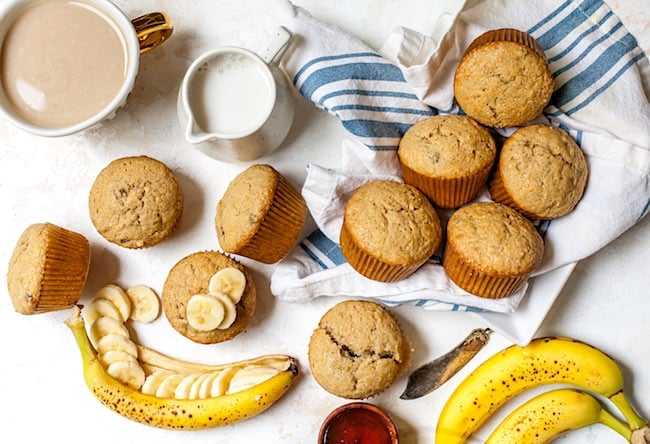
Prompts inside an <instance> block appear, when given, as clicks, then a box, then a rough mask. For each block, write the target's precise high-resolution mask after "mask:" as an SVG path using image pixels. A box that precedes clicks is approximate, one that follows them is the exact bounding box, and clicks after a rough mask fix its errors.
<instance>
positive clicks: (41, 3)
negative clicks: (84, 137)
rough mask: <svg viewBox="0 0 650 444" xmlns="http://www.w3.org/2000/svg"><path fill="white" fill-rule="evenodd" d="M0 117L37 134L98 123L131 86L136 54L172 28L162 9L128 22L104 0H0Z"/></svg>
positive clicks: (161, 39) (69, 130)
mask: <svg viewBox="0 0 650 444" xmlns="http://www.w3.org/2000/svg"><path fill="white" fill-rule="evenodd" d="M2 3H3V4H2V6H1V7H0V78H1V80H0V85H1V86H2V88H0V115H2V116H3V117H4V118H5V119H7V120H8V121H9V122H11V123H13V124H15V125H16V126H18V127H20V128H22V129H24V130H26V131H28V132H30V133H33V134H36V135H39V136H48V137H56V136H65V135H69V134H74V133H78V132H80V131H83V130H85V129H88V128H91V127H94V126H96V125H99V124H101V123H102V122H103V121H104V120H106V119H109V118H111V117H112V116H114V115H115V112H116V111H117V110H118V109H119V108H121V107H122V106H123V105H124V103H125V101H126V98H127V96H128V94H129V93H130V91H131V89H132V88H133V84H134V82H135V77H136V75H137V72H138V66H139V59H140V55H141V54H143V53H145V52H148V51H149V50H151V49H153V48H155V47H157V46H158V45H160V44H161V43H162V42H164V41H166V40H167V39H168V38H169V37H170V36H171V34H172V31H173V25H172V23H171V21H170V20H169V18H168V17H167V15H166V14H165V13H164V12H153V13H149V14H145V15H143V16H140V17H138V18H136V19H133V20H129V19H128V18H127V17H126V16H125V15H124V13H123V12H122V11H121V10H120V9H119V8H118V7H117V6H116V5H115V4H114V3H112V2H111V1H110V0H2Z"/></svg>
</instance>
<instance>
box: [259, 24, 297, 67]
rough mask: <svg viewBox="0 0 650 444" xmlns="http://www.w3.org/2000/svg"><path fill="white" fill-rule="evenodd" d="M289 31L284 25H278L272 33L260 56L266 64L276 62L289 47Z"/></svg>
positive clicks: (290, 35) (290, 36)
mask: <svg viewBox="0 0 650 444" xmlns="http://www.w3.org/2000/svg"><path fill="white" fill-rule="evenodd" d="M292 37H293V36H292V34H291V32H289V30H288V29H287V28H285V27H284V26H280V27H279V28H278V29H277V30H276V31H275V34H274V35H273V38H272V39H271V42H270V43H269V45H268V46H267V47H266V49H264V51H262V54H260V57H262V60H264V61H265V62H266V63H267V64H271V63H277V62H278V61H279V60H280V58H282V56H283V55H284V53H285V51H286V50H287V48H288V47H289V43H290V42H291V38H292Z"/></svg>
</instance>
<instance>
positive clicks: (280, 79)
mask: <svg viewBox="0 0 650 444" xmlns="http://www.w3.org/2000/svg"><path fill="white" fill-rule="evenodd" d="M291 37H292V36H291V33H290V32H289V31H288V30H287V29H286V28H284V27H280V28H278V30H277V31H276V33H275V35H274V37H273V38H272V39H271V42H270V43H269V45H268V47H267V48H266V49H265V50H264V51H263V52H262V54H261V55H257V54H255V53H254V52H252V51H249V50H247V49H245V48H241V47H233V46H227V47H221V48H217V49H215V50H212V51H208V52H207V53H204V54H203V55H201V56H199V57H198V58H197V59H196V60H194V62H193V63H192V64H191V65H190V67H189V68H188V69H187V72H186V73H185V76H184V78H183V81H182V83H181V86H180V89H179V92H178V118H179V121H180V124H181V128H182V129H183V133H184V136H185V139H186V140H187V141H188V142H189V143H191V144H192V145H193V146H194V147H195V148H196V149H198V150H199V151H201V152H202V153H204V154H206V155H208V156H210V157H212V158H213V159H217V160H220V161H224V162H244V161H250V160H254V159H257V158H259V157H262V156H264V155H266V154H269V153H270V152H272V151H273V150H275V149H276V148H277V147H278V146H279V145H280V144H281V143H282V141H283V140H284V139H285V137H286V136H287V134H288V132H289V129H290V128H291V124H292V122H293V115H294V101H293V95H292V93H291V89H290V87H289V84H288V81H287V79H286V76H285V75H284V73H283V72H282V70H280V68H279V67H278V65H277V62H278V61H279V59H280V58H281V57H282V55H283V54H284V52H285V51H286V49H287V47H288V46H289V43H290V41H291Z"/></svg>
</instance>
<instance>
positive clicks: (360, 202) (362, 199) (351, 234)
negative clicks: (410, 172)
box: [340, 180, 442, 282]
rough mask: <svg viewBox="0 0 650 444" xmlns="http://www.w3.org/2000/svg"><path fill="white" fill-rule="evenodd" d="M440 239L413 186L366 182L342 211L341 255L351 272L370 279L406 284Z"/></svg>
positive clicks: (437, 223) (435, 222) (425, 204)
mask: <svg viewBox="0 0 650 444" xmlns="http://www.w3.org/2000/svg"><path fill="white" fill-rule="evenodd" d="M441 239H442V227H441V223H440V218H439V217H438V214H437V213H436V211H435V209H434V208H433V205H431V203H430V202H429V200H428V199H427V197H426V196H425V195H424V194H423V193H422V192H421V191H420V190H418V189H417V188H415V187H414V186H412V185H408V184H404V183H400V182H392V181H385V180H378V181H374V182H369V183H367V184H365V185H362V186H361V187H359V188H358V189H357V190H355V191H354V192H353V193H352V195H351V196H350V198H349V199H348V201H347V203H346V205H345V210H344V214H343V225H342V227H341V234H340V243H341V251H342V253H343V256H344V257H345V259H346V260H347V261H348V263H349V264H350V265H351V266H352V268H354V269H355V270H356V271H357V272H359V273H360V274H362V275H363V276H365V277H367V278H369V279H373V280H376V281H380V282H395V281H399V280H402V279H405V278H407V277H408V276H410V275H411V274H413V273H414V272H415V271H416V270H417V269H418V268H420V266H421V265H422V264H424V263H425V262H426V261H427V259H429V258H430V257H431V255H432V254H433V253H434V252H435V251H436V249H437V248H438V246H439V245H440V242H441Z"/></svg>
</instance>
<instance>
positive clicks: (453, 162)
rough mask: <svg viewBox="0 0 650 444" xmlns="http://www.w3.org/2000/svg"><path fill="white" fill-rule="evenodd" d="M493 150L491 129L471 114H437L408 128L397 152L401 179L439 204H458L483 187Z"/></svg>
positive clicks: (455, 205) (470, 198) (442, 206)
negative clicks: (468, 115)
mask: <svg viewBox="0 0 650 444" xmlns="http://www.w3.org/2000/svg"><path fill="white" fill-rule="evenodd" d="M496 152H497V149H496V144H495V142H494V139H493V138H492V135H491V134H490V132H489V131H488V130H487V129H486V128H484V127H483V126H481V125H480V124H478V123H477V122H476V121H474V120H473V119H472V118H470V117H467V116H455V115H449V116H443V115H438V116H433V117H429V118H427V119H424V120H421V121H420V122H418V123H416V124H415V125H413V126H412V127H411V128H409V129H408V131H406V133H405V134H404V136H403V137H402V139H401V140H400V143H399V148H398V150H397V155H398V158H399V161H400V164H401V166H402V173H403V176H404V182H406V183H408V184H411V185H414V186H415V187H416V188H418V189H419V190H420V191H422V192H423V193H424V194H426V195H427V196H428V197H429V199H431V200H432V201H433V203H434V204H436V205H437V206H439V207H441V208H457V207H459V206H461V205H463V204H465V203H467V202H469V201H470V200H472V199H474V198H475V197H476V196H477V195H478V193H479V192H480V190H481V188H483V186H484V185H485V183H486V182H487V178H488V174H489V173H490V170H491V168H492V165H493V164H494V159H495V157H496Z"/></svg>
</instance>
